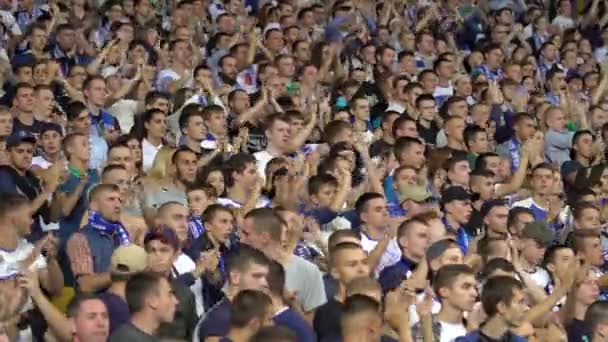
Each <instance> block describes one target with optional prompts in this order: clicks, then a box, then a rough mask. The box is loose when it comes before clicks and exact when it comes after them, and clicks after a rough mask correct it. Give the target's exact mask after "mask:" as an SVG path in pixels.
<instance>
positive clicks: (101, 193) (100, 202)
mask: <svg viewBox="0 0 608 342" xmlns="http://www.w3.org/2000/svg"><path fill="white" fill-rule="evenodd" d="M89 209H91V210H94V211H96V212H98V213H99V214H100V215H101V217H103V218H104V219H106V220H108V221H110V222H118V221H119V220H120V212H121V203H120V189H119V188H118V186H116V185H114V184H103V183H102V184H98V185H96V186H95V187H93V188H92V189H91V191H90V192H89Z"/></svg>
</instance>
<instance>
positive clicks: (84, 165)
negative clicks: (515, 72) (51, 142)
mask: <svg viewBox="0 0 608 342" xmlns="http://www.w3.org/2000/svg"><path fill="white" fill-rule="evenodd" d="M70 166H71V167H73V168H75V169H77V170H79V171H82V172H86V171H87V170H88V169H89V161H88V160H82V159H78V158H72V159H71V160H70Z"/></svg>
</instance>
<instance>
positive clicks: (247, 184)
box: [233, 163, 258, 189]
mask: <svg viewBox="0 0 608 342" xmlns="http://www.w3.org/2000/svg"><path fill="white" fill-rule="evenodd" d="M233 177H235V178H234V180H235V183H236V184H239V185H241V186H243V187H244V188H246V189H251V188H252V187H253V186H255V183H256V181H257V177H258V172H257V170H256V168H255V164H253V163H247V165H246V166H245V170H243V172H242V173H237V172H235V173H234V174H233Z"/></svg>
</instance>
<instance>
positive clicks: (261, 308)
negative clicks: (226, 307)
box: [230, 290, 272, 328]
mask: <svg viewBox="0 0 608 342" xmlns="http://www.w3.org/2000/svg"><path fill="white" fill-rule="evenodd" d="M271 304H272V301H271V300H270V298H269V297H268V295H266V294H265V293H264V292H262V291H256V290H243V291H241V292H239V293H238V294H237V295H236V297H235V298H234V300H233V301H232V306H231V307H230V326H231V327H235V328H244V327H246V326H247V325H248V324H249V323H250V322H251V321H252V320H253V319H256V318H258V319H260V321H261V322H263V319H264V318H265V317H266V316H267V315H268V313H269V312H270V307H271Z"/></svg>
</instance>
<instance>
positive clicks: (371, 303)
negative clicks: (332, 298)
mask: <svg viewBox="0 0 608 342" xmlns="http://www.w3.org/2000/svg"><path fill="white" fill-rule="evenodd" d="M341 326H342V329H341V331H342V341H344V342H351V341H369V342H380V340H381V336H382V330H383V329H382V328H383V322H382V317H381V315H380V303H378V302H377V301H376V300H375V299H373V298H371V297H368V296H366V295H360V294H357V295H353V296H350V297H348V298H347V299H346V301H345V302H344V306H343V310H342V319H341Z"/></svg>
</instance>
